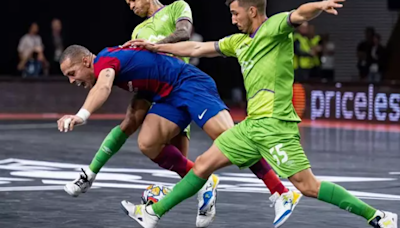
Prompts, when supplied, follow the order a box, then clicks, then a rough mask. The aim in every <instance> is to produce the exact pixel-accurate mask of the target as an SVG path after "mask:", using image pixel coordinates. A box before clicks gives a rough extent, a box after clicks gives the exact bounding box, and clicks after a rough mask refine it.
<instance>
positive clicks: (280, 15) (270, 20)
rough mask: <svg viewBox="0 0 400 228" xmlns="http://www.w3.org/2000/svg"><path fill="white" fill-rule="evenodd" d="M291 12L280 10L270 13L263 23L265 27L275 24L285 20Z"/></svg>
mask: <svg viewBox="0 0 400 228" xmlns="http://www.w3.org/2000/svg"><path fill="white" fill-rule="evenodd" d="M290 13H291V12H289V11H286V12H281V13H277V14H274V15H272V16H271V17H270V18H268V20H267V21H266V22H265V23H264V25H265V27H268V26H273V25H276V24H277V23H281V22H282V20H287V17H288V16H289V15H290Z"/></svg>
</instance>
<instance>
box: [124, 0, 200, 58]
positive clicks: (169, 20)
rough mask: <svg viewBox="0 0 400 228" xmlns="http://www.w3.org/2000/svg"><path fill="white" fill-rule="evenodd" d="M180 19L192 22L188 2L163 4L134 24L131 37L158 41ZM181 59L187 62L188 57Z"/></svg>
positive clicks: (172, 29)
mask: <svg viewBox="0 0 400 228" xmlns="http://www.w3.org/2000/svg"><path fill="white" fill-rule="evenodd" d="M180 20H189V21H190V22H193V19H192V10H191V9H190V6H189V4H187V3H186V2H185V1H182V0H179V1H175V2H174V3H172V4H170V5H166V6H164V7H163V8H161V9H159V10H158V11H157V12H155V13H154V14H153V15H152V16H151V17H149V18H147V19H146V20H145V21H143V22H142V23H140V24H139V25H138V26H136V28H135V29H134V30H133V33H132V39H145V40H148V41H150V42H153V43H155V42H158V41H160V40H162V39H164V38H165V37H167V36H169V35H171V34H172V33H174V31H175V28H176V23H177V22H178V21H180ZM182 60H184V61H185V62H186V63H188V62H189V58H182Z"/></svg>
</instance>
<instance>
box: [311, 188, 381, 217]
mask: <svg viewBox="0 0 400 228" xmlns="http://www.w3.org/2000/svg"><path fill="white" fill-rule="evenodd" d="M318 199H319V200H322V201H324V202H327V203H330V204H333V205H336V206H338V207H340V208H341V209H343V210H346V211H349V212H350V213H353V214H356V215H359V216H362V217H364V218H365V219H366V220H370V219H371V218H372V217H373V216H374V215H375V212H376V209H375V208H373V207H371V206H369V205H368V204H366V203H364V202H363V201H361V200H360V199H358V198H357V197H355V196H353V195H352V194H350V193H349V192H348V191H347V190H346V189H344V188H343V187H341V186H339V185H336V184H334V183H331V182H326V181H323V182H322V183H321V188H320V189H319V193H318Z"/></svg>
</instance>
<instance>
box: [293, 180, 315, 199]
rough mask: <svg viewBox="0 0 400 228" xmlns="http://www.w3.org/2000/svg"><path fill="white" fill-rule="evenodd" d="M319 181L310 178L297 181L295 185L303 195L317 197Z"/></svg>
mask: <svg viewBox="0 0 400 228" xmlns="http://www.w3.org/2000/svg"><path fill="white" fill-rule="evenodd" d="M320 186H321V183H320V181H319V180H317V179H315V178H314V179H310V180H307V181H301V182H297V183H296V184H295V187H296V188H297V189H298V190H299V191H300V192H301V193H302V194H303V195H305V196H308V197H313V198H318V192H319V188H320Z"/></svg>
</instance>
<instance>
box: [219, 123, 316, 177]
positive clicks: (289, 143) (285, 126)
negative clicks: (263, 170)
mask: <svg viewBox="0 0 400 228" xmlns="http://www.w3.org/2000/svg"><path fill="white" fill-rule="evenodd" d="M297 124H298V123H296V122H289V121H282V120H278V119H274V118H263V119H258V120H252V119H246V120H244V121H242V122H241V123H239V124H238V125H236V126H235V127H233V128H231V129H229V130H228V131H225V132H224V133H223V134H222V135H221V136H219V137H218V138H217V139H216V140H215V141H214V143H215V145H216V146H217V147H218V148H219V149H220V150H221V151H222V153H224V154H225V156H226V157H227V158H228V159H229V160H230V161H231V162H232V163H233V164H234V165H237V166H238V167H239V168H241V169H244V168H248V167H250V166H252V165H254V164H255V163H256V162H258V161H259V160H260V159H261V158H264V159H265V160H266V161H267V162H268V163H269V164H270V165H271V167H272V168H273V169H274V170H275V172H276V173H277V174H278V175H279V176H281V177H283V178H287V177H290V176H293V175H294V174H296V173H298V172H300V171H302V170H305V169H307V168H310V167H311V166H310V162H309V161H308V159H307V157H306V155H305V154H304V151H303V148H302V147H301V145H300V134H299V129H298V126H297Z"/></svg>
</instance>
